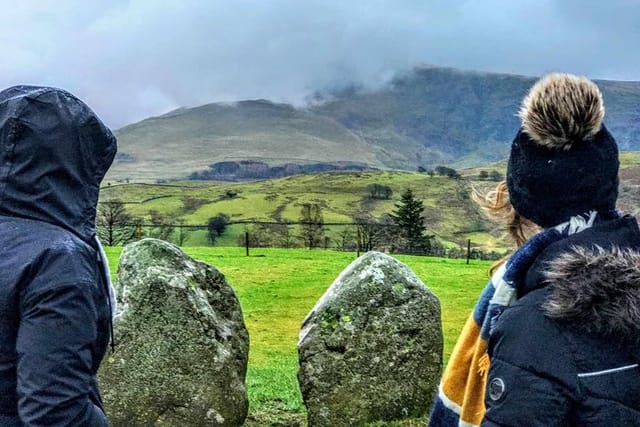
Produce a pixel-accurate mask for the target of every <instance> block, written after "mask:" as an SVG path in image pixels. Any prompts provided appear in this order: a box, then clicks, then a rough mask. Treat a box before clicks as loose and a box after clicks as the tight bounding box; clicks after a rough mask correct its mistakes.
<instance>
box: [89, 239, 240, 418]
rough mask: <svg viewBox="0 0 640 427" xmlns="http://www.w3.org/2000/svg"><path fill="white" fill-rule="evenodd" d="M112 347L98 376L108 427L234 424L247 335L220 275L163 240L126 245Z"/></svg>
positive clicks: (122, 260) (232, 299) (228, 288)
mask: <svg viewBox="0 0 640 427" xmlns="http://www.w3.org/2000/svg"><path fill="white" fill-rule="evenodd" d="M118 270H119V271H118V279H117V283H116V290H117V292H118V299H119V303H120V304H119V305H120V307H121V308H122V309H121V312H120V314H119V317H118V319H117V322H116V329H115V333H116V343H117V344H116V351H115V353H113V354H111V355H108V356H107V358H106V359H105V360H104V362H103V364H102V367H101V370H100V373H99V377H100V384H101V388H102V391H103V397H104V401H105V405H106V410H107V414H108V416H109V419H110V422H111V424H112V425H113V426H115V427H119V426H121V427H125V426H142V425H144V426H158V427H165V426H166V427H174V426H181V427H191V426H192V427H199V426H240V425H242V423H243V422H244V419H245V417H246V415H247V410H248V400H247V391H246V387H245V383H244V381H245V374H246V370H247V357H248V351H249V336H248V333H247V330H246V328H245V325H244V321H243V317H242V312H241V310H240V305H239V303H238V300H237V298H236V296H235V293H234V291H233V289H232V288H231V287H230V286H229V285H228V284H227V282H226V280H225V277H224V276H223V275H222V273H220V272H219V271H218V270H216V269H215V268H213V267H211V266H209V265H207V264H205V263H203V262H199V261H195V260H193V259H191V258H189V257H188V256H187V255H185V254H184V253H182V251H180V249H179V248H178V247H176V246H174V245H171V244H169V243H167V242H163V241H161V240H156V239H144V240H141V241H139V242H136V243H132V244H130V245H128V246H126V247H125V248H124V250H123V252H122V256H121V258H120V265H119V269H118Z"/></svg>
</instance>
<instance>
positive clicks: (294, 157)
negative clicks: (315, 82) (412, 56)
mask: <svg viewBox="0 0 640 427" xmlns="http://www.w3.org/2000/svg"><path fill="white" fill-rule="evenodd" d="M535 80H536V77H530V76H519V75H512V74H504V73H490V72H485V71H465V70H458V69H455V68H443V67H420V68H415V69H413V70H412V71H409V72H406V73H402V74H398V75H396V77H394V78H393V79H392V80H391V81H390V82H389V83H388V84H387V85H385V86H384V87H383V88H380V89H378V90H363V89H361V88H357V87H350V88H347V89H344V90H342V91H336V92H333V93H326V94H320V95H319V96H317V97H316V98H315V100H314V102H313V104H310V105H308V106H306V107H304V108H298V107H294V106H292V105H290V104H286V103H277V102H273V101H269V100H265V99H257V100H243V101H238V102H233V103H228V102H226V103H209V104H204V105H201V106H197V107H192V108H178V109H175V110H173V111H170V112H167V113H165V114H163V115H160V116H155V117H150V118H147V119H145V120H142V121H140V122H137V123H133V124H131V125H128V126H125V127H123V128H121V129H119V130H117V131H116V135H117V136H118V139H119V145H120V152H121V154H120V155H119V157H118V159H117V160H116V162H115V164H114V166H113V167H112V169H111V171H110V172H109V175H108V176H107V179H108V180H113V181H115V180H124V179H132V180H141V181H144V180H147V181H153V180H158V179H181V178H185V177H187V176H189V175H192V174H197V173H201V172H206V171H207V170H209V169H210V168H211V167H213V165H215V164H216V163H219V162H227V161H243V160H253V161H259V162H264V163H267V164H268V165H270V166H281V165H283V164H286V163H296V164H301V165H304V164H311V163H315V164H325V163H326V164H334V163H337V162H345V161H346V162H354V163H358V164H364V165H367V166H369V167H371V168H374V169H382V170H385V169H390V170H407V171H415V170H416V169H418V168H425V169H431V168H433V167H435V166H436V165H446V166H451V167H455V168H464V167H476V166H481V165H483V164H487V163H491V162H495V161H498V160H500V159H504V158H505V157H506V156H507V154H508V150H509V146H510V143H511V139H512V138H513V136H514V135H515V134H516V132H517V129H518V127H519V119H518V117H517V116H516V113H517V111H518V108H519V106H520V102H521V100H522V98H523V97H524V95H525V94H526V92H527V91H528V89H529V87H530V86H531V85H532V84H533V83H534V82H535ZM596 83H597V84H598V86H599V87H600V89H601V91H602V93H603V97H604V101H605V108H606V110H607V115H606V117H605V124H606V125H607V127H608V128H609V130H610V131H611V132H612V134H613V135H614V137H616V139H617V141H618V144H619V146H620V149H621V150H640V82H634V81H621V82H618V81H612V80H596Z"/></svg>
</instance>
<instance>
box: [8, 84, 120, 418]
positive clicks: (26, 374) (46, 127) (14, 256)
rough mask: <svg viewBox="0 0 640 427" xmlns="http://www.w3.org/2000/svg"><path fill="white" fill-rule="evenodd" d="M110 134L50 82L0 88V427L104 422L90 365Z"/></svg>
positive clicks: (95, 347) (96, 357) (103, 341)
mask: <svg viewBox="0 0 640 427" xmlns="http://www.w3.org/2000/svg"><path fill="white" fill-rule="evenodd" d="M115 152H116V141H115V138H114V137H113V135H112V134H111V132H110V131H109V130H108V129H107V128H106V127H105V126H104V125H103V124H102V123H101V122H100V120H99V119H98V118H97V117H96V116H95V114H94V113H93V112H92V111H91V110H90V109H89V108H88V107H87V106H86V105H85V104H84V103H82V102H81V101H79V100H78V99H77V98H75V97H74V96H73V95H71V94H69V93H67V92H65V91H62V90H58V89H52V88H42V87H30V86H18V87H13V88H10V89H7V90H5V91H3V92H0V272H1V273H0V426H2V427H17V426H23V425H28V426H85V427H86V426H106V425H107V421H106V418H105V415H104V413H103V410H102V404H101V400H100V396H99V393H98V388H97V384H96V372H97V369H98V366H99V364H100V361H101V360H102V358H103V356H104V354H105V351H106V348H107V345H108V341H109V326H110V316H111V314H110V308H109V304H108V288H107V287H106V286H107V284H106V279H105V277H104V274H103V273H102V270H101V267H100V265H99V261H98V252H97V249H98V246H97V245H96V244H95V243H94V234H95V233H94V221H95V214H96V204H97V200H98V191H99V185H100V182H101V180H102V178H103V177H104V174H105V173H106V171H107V169H108V168H109V166H110V165H111V162H112V161H113V157H114V155H115Z"/></svg>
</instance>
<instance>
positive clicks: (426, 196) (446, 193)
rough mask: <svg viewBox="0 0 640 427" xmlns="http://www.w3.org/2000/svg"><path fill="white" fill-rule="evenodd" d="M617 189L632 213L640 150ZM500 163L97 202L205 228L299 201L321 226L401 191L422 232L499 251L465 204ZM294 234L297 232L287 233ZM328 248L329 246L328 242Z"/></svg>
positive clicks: (639, 184)
mask: <svg viewBox="0 0 640 427" xmlns="http://www.w3.org/2000/svg"><path fill="white" fill-rule="evenodd" d="M621 163H622V167H621V173H620V176H621V184H620V198H619V203H618V207H619V208H620V209H621V210H622V211H623V212H625V213H631V214H635V215H637V214H639V213H640V211H639V210H638V209H639V208H638V206H640V191H638V190H639V189H640V153H637V152H633V153H631V152H629V153H623V154H622V156H621ZM504 168H505V162H499V163H496V164H492V165H488V166H486V167H483V168H476V169H466V170H463V171H462V176H463V179H461V180H456V179H451V178H446V177H440V176H437V175H436V176H433V177H430V176H428V175H426V174H420V173H416V172H392V171H369V172H332V173H320V174H310V175H298V176H292V177H287V178H281V179H276V180H267V181H257V182H248V183H230V182H219V181H185V182H177V183H174V184H170V185H166V184H164V185H159V184H141V183H138V184H134V183H132V184H112V185H108V186H105V187H103V189H102V192H101V200H109V199H114V198H118V199H120V200H122V201H123V202H126V205H125V206H126V209H127V211H128V212H129V213H131V214H132V215H134V216H136V217H139V218H144V219H145V222H146V223H148V222H149V219H150V212H151V211H156V212H158V213H160V214H161V215H162V216H164V217H165V219H166V220H167V221H168V222H170V223H173V224H177V223H182V224H184V225H201V224H206V222H207V220H208V219H209V218H211V217H213V216H215V215H217V214H219V213H224V214H226V215H229V217H230V220H231V221H234V222H237V221H278V222H279V221H282V222H286V221H293V222H295V221H298V220H299V218H300V209H301V205H302V204H303V203H309V202H311V203H318V204H320V205H321V206H322V209H323V216H324V221H325V222H328V223H351V222H352V221H353V217H354V216H355V215H357V214H369V215H371V217H372V218H374V219H377V220H379V219H380V218H381V217H382V216H383V215H385V214H388V213H391V212H392V211H393V209H394V205H395V203H397V201H398V200H399V199H400V195H401V194H402V192H403V191H404V190H405V189H407V188H411V189H412V191H413V192H414V194H415V195H416V197H418V198H419V199H420V200H422V201H423V203H424V206H425V210H424V217H425V224H426V225H427V228H428V230H429V232H430V233H432V234H434V235H436V236H437V237H438V238H439V239H440V240H441V241H442V242H443V243H444V244H445V245H449V246H456V245H462V246H464V245H465V244H466V241H467V239H471V241H472V243H473V245H474V246H475V247H479V248H482V249H483V250H487V251H491V250H496V251H498V252H504V251H505V250H507V249H509V247H510V242H509V241H508V239H505V236H504V233H503V231H502V228H501V227H500V226H499V225H496V224H493V223H491V222H489V221H487V220H486V219H485V218H483V216H482V215H481V214H480V212H479V210H478V209H477V207H476V206H475V204H474V203H473V202H472V201H471V198H470V193H471V191H472V189H477V190H478V191H480V192H482V193H484V192H485V191H487V190H489V189H491V188H493V187H494V186H495V184H496V182H495V181H489V180H486V179H478V177H479V176H480V172H481V171H483V170H484V171H497V172H499V173H500V174H502V175H504ZM371 184H380V185H384V186H388V187H390V188H391V189H392V191H393V194H392V197H391V198H390V199H388V200H380V199H371V198H370V197H369V195H370V192H369V190H368V186H369V185H371ZM246 228H247V226H245V225H243V224H237V225H233V226H231V227H230V229H229V230H228V232H226V233H225V236H223V238H222V240H221V241H220V242H219V243H220V244H221V245H232V246H233V245H237V244H238V237H239V235H240V234H242V233H243V232H244V230H245V229H246ZM343 230H345V227H340V226H336V227H330V228H329V230H328V233H327V234H328V235H329V236H330V237H331V238H332V239H338V238H339V236H340V233H341V231H343ZM293 231H294V234H295V233H297V229H296V230H293ZM185 244H186V245H189V246H193V245H196V246H197V245H207V244H208V242H207V237H206V232H205V231H204V230H200V231H194V232H193V233H192V234H191V235H190V236H189V237H188V238H187V240H186V242H185ZM331 245H332V246H334V245H335V241H334V242H333V243H332V244H331Z"/></svg>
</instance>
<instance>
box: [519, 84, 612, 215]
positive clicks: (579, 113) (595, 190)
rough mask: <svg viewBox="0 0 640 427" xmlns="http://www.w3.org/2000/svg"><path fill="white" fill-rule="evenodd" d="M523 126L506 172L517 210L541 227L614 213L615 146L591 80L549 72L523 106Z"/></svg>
mask: <svg viewBox="0 0 640 427" xmlns="http://www.w3.org/2000/svg"><path fill="white" fill-rule="evenodd" d="M519 116H520V118H521V119H522V127H521V128H520V130H519V132H518V134H517V135H516V137H515V139H514V141H513V143H512V145H511V154H510V156H509V163H508V167H507V185H508V188H509V197H510V200H511V203H512V204H513V206H514V208H515V209H516V211H517V212H518V213H519V214H520V215H522V216H524V217H525V218H527V219H530V220H531V221H533V222H535V223H536V224H538V225H540V226H542V227H551V226H555V225H557V224H560V223H562V222H565V221H567V220H568V219H569V218H570V217H572V216H575V215H579V214H583V213H587V212H589V211H592V210H595V211H598V212H601V213H605V212H610V211H613V210H615V204H616V200H617V197H618V167H619V160H618V147H617V145H616V142H615V140H614V139H613V137H612V136H611V134H609V132H608V131H607V129H606V128H605V126H604V125H603V120H604V104H603V101H602V94H601V93H600V90H599V89H598V87H597V86H596V84H595V83H593V82H592V81H591V80H589V79H587V78H585V77H579V76H574V75H571V74H559V73H554V74H550V75H548V76H545V77H543V78H542V79H540V80H538V81H537V82H536V83H535V84H534V85H533V87H532V88H531V89H530V91H529V93H528V94H527V96H526V97H525V98H524V100H523V102H522V107H521V109H520V112H519Z"/></svg>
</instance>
